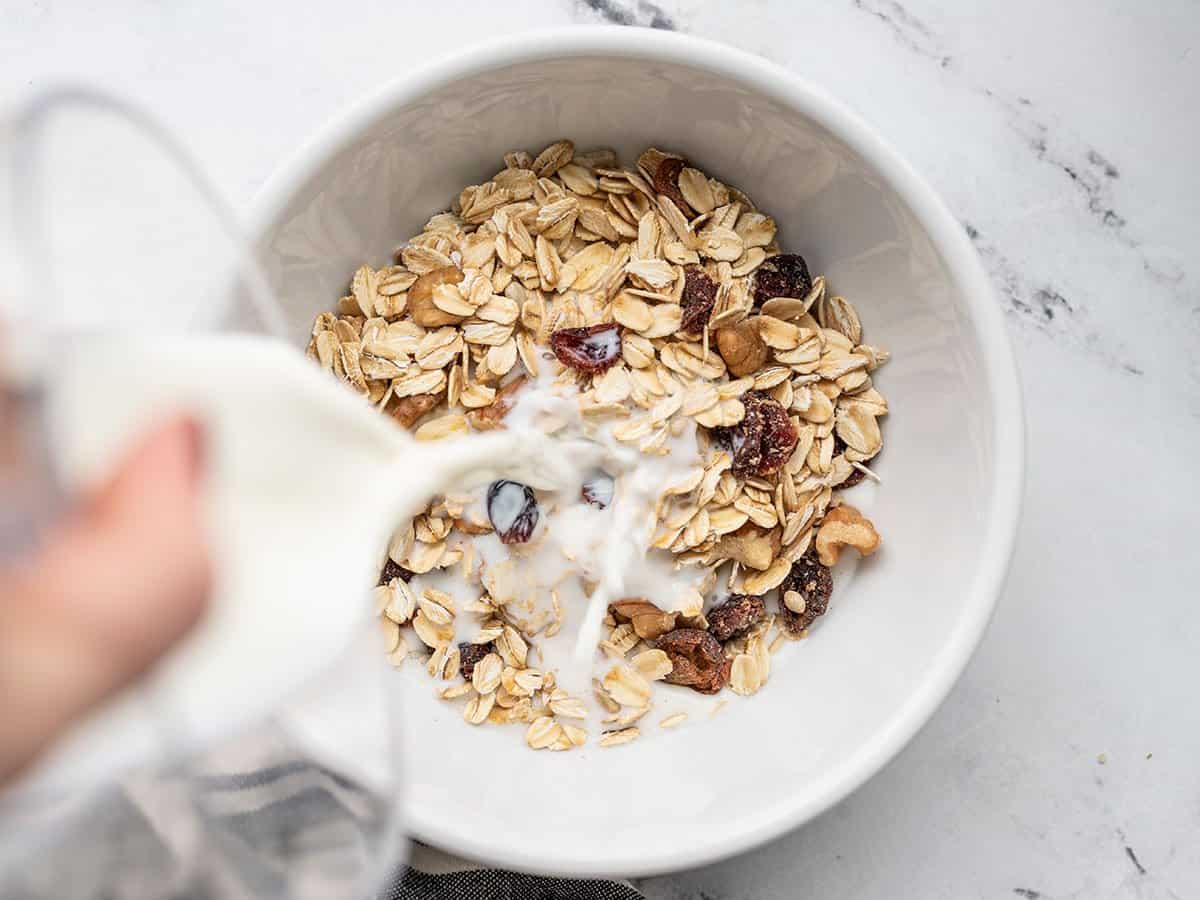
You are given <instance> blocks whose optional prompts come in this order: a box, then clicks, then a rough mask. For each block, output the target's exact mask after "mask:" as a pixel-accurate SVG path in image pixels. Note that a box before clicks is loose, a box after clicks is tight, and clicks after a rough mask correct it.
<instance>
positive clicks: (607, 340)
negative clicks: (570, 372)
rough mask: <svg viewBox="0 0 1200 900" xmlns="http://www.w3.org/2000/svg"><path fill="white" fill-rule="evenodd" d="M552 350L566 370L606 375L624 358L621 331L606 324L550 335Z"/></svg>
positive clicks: (562, 329) (565, 330) (608, 323)
mask: <svg viewBox="0 0 1200 900" xmlns="http://www.w3.org/2000/svg"><path fill="white" fill-rule="evenodd" d="M550 349H551V350H553V351H554V355H555V356H557V357H558V361H559V362H561V363H562V364H563V365H564V366H570V367H571V368H572V369H578V370H579V371H580V372H603V371H604V370H605V369H607V368H609V367H610V366H611V365H613V363H615V362H616V361H617V360H619V359H620V358H621V327H620V326H619V325H617V323H615V322H603V323H601V324H600V325H590V326H588V327H587V328H560V329H559V330H558V331H555V332H553V333H551V335H550Z"/></svg>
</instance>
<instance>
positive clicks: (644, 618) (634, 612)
mask: <svg viewBox="0 0 1200 900" xmlns="http://www.w3.org/2000/svg"><path fill="white" fill-rule="evenodd" d="M608 609H609V612H611V613H612V614H613V616H614V617H615V618H616V619H617V621H621V622H628V623H629V624H630V625H631V626H632V627H633V631H634V633H635V634H636V635H637V636H638V637H640V638H642V639H643V640H647V641H650V640H654V639H655V638H657V637H661V636H662V635H664V634H666V633H667V632H668V631H670V630H671V629H673V628H674V627H675V613H673V612H663V611H662V610H661V609H659V608H658V607H657V606H655V605H654V604H653V603H651V602H650V601H648V600H643V599H642V598H640V597H629V598H627V599H625V600H618V601H617V602H615V603H612V604H610V605H609V607H608Z"/></svg>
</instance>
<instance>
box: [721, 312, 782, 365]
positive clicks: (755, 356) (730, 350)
mask: <svg viewBox="0 0 1200 900" xmlns="http://www.w3.org/2000/svg"><path fill="white" fill-rule="evenodd" d="M717 350H718V351H720V353H721V358H722V359H724V360H725V365H726V366H727V367H728V368H729V373H730V374H731V375H736V376H738V377H739V378H740V377H741V376H743V375H753V374H754V373H755V372H757V371H758V370H759V369H761V368H762V367H763V366H764V365H765V364H766V362H767V360H768V359H769V358H770V355H771V350H770V348H769V347H768V346H767V345H766V343H765V342H764V341H763V339H762V337H761V336H760V335H759V333H758V318H757V317H751V318H749V319H743V320H742V321H740V322H738V323H737V324H736V325H731V326H729V327H728V328H721V329H718V330H717Z"/></svg>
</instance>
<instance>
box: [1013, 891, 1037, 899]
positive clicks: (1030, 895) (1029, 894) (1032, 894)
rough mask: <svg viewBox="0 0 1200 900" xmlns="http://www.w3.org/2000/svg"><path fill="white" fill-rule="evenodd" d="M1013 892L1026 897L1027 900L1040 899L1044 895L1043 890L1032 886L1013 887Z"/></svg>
mask: <svg viewBox="0 0 1200 900" xmlns="http://www.w3.org/2000/svg"><path fill="white" fill-rule="evenodd" d="M1013 893H1014V894H1016V895H1017V896H1018V897H1024V898H1025V900H1039V898H1040V897H1041V896H1042V892H1041V891H1035V890H1033V889H1032V888H1013Z"/></svg>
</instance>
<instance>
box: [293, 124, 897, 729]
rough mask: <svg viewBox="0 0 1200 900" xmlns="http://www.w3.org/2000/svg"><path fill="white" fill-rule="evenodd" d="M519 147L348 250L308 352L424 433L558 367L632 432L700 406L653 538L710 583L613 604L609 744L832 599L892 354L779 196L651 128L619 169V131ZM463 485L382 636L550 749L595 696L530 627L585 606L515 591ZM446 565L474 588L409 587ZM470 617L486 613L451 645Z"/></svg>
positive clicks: (412, 563)
mask: <svg viewBox="0 0 1200 900" xmlns="http://www.w3.org/2000/svg"><path fill="white" fill-rule="evenodd" d="M504 163H505V167H504V168H503V169H502V170H501V171H500V172H498V173H497V174H496V175H495V176H494V177H493V178H492V179H491V180H489V181H487V182H485V183H484V184H479V185H472V186H470V187H467V188H466V189H465V190H463V191H462V193H461V194H460V195H459V197H458V198H457V200H456V201H455V203H454V204H453V208H452V211H450V212H445V213H441V214H439V215H436V216H434V217H433V218H432V219H430V220H429V222H428V223H427V224H426V226H425V229H424V230H423V231H422V232H421V234H419V235H417V236H415V237H414V238H412V239H411V240H410V241H409V242H408V243H407V244H406V245H405V246H404V247H403V248H402V249H401V250H399V251H397V253H396V260H395V262H396V264H395V265H392V266H386V267H384V268H382V269H378V270H376V269H372V268H370V267H369V266H363V267H362V268H360V269H359V270H358V271H357V272H355V273H354V277H353V280H352V282H351V285H350V293H349V294H348V295H347V296H345V297H343V298H342V299H341V301H340V302H339V303H338V307H337V313H336V314H333V313H323V314H321V315H320V316H319V317H318V318H317V320H316V322H315V323H314V326H313V331H312V341H311V343H310V345H309V348H308V350H309V354H310V355H311V356H313V357H314V358H315V359H317V360H318V361H319V362H320V364H321V365H322V366H323V367H324V368H325V369H327V370H329V371H331V372H332V373H334V374H335V375H336V376H337V377H338V378H340V379H342V380H343V381H345V382H346V383H347V384H348V385H350V386H351V387H352V388H353V389H354V390H356V391H357V392H358V393H360V394H361V395H363V396H364V397H365V398H367V399H368V400H369V401H370V402H371V403H373V404H374V405H375V406H377V407H378V408H379V409H380V410H381V411H383V412H384V413H386V414H388V415H390V416H392V417H393V418H394V419H395V420H396V421H398V422H399V423H400V424H401V425H403V426H404V427H406V428H409V429H412V430H413V432H414V434H415V436H416V437H417V439H419V440H440V439H444V438H449V437H453V436H456V435H461V434H466V433H468V432H470V431H472V430H487V429H492V428H499V427H503V422H504V418H505V415H506V414H507V413H508V412H509V410H510V409H511V408H512V406H513V404H514V403H516V402H518V401H519V398H520V394H521V389H522V387H523V386H524V385H525V384H526V382H527V380H528V379H530V378H534V377H537V376H538V375H539V373H542V374H543V375H544V374H546V371H547V367H549V372H550V373H551V374H554V375H555V376H556V377H557V378H559V379H565V380H569V381H571V382H574V383H577V385H578V403H579V407H580V411H581V413H582V415H583V417H584V420H585V421H589V422H595V423H596V424H597V426H598V427H600V426H604V427H609V428H611V430H612V434H613V435H614V436H615V437H616V438H617V439H618V440H620V441H622V442H624V443H627V444H629V445H631V446H634V447H636V448H638V450H640V451H641V452H642V453H645V454H648V455H654V454H661V453H665V452H667V450H668V439H669V437H670V436H671V435H678V434H680V433H681V432H682V428H681V427H680V426H681V424H682V419H683V418H684V417H690V418H691V419H693V420H695V422H696V424H697V425H699V426H701V427H700V428H699V429H698V430H697V435H698V437H697V439H698V441H699V443H700V449H701V458H702V459H703V460H704V464H703V465H702V466H699V467H697V468H696V469H695V470H694V471H693V472H691V473H690V474H689V476H688V477H687V478H685V479H683V481H681V482H680V483H677V484H674V485H672V486H670V487H669V488H668V489H667V490H666V491H664V493H663V495H662V496H661V497H660V498H659V500H658V503H657V506H656V509H655V510H654V515H655V530H654V535H653V539H652V546H653V547H654V548H658V549H660V550H664V551H667V552H670V553H671V554H674V557H675V560H676V563H677V564H678V565H679V566H680V567H696V569H695V570H693V571H702V572H704V573H705V578H704V581H703V586H704V588H706V590H703V591H697V592H695V593H696V596H695V598H694V600H693V601H691V602H690V603H689V605H688V606H687V607H686V608H684V609H677V610H674V611H668V610H664V609H661V608H660V607H659V606H658V605H656V604H655V598H653V597H645V598H628V599H626V600H622V601H620V602H617V603H614V604H612V605H611V607H610V609H609V615H608V617H607V618H606V620H605V624H606V626H607V635H606V637H605V639H604V640H603V641H602V642H601V645H600V647H601V649H602V651H603V652H604V654H605V655H606V658H609V659H611V660H612V663H611V668H608V671H607V672H606V673H605V674H603V675H602V676H600V677H598V678H596V679H595V681H594V683H593V688H594V697H593V698H592V699H593V700H594V701H595V702H596V703H598V704H599V706H600V708H602V709H603V710H604V713H603V714H602V722H601V734H600V735H599V738H598V743H599V745H600V746H604V747H611V746H617V745H620V744H625V743H628V742H629V741H632V740H634V739H635V738H637V737H638V735H639V728H638V726H637V724H635V723H638V722H639V721H641V720H642V719H643V718H644V717H645V716H646V714H647V713H648V712H650V710H651V708H652V700H651V697H652V692H653V685H654V683H655V682H657V681H665V682H667V683H671V684H677V685H684V686H686V687H689V688H691V689H693V690H695V691H698V692H700V693H704V694H715V693H718V692H720V691H722V690H723V688H725V687H726V686H727V687H729V688H730V689H731V690H733V691H734V692H735V693H737V694H742V695H746V694H752V693H754V692H755V691H757V690H758V689H759V687H761V686H762V684H763V683H765V682H766V680H767V678H768V676H769V674H770V668H771V656H772V654H773V652H775V651H776V650H777V649H778V648H779V647H780V646H781V644H782V643H783V641H784V640H785V639H786V638H789V637H793V638H794V637H803V636H804V635H805V634H806V632H807V629H808V627H809V626H810V625H811V624H812V622H813V621H814V620H815V619H816V618H817V616H819V615H821V614H823V613H824V612H825V610H826V607H827V605H828V603H829V598H830V595H831V593H832V588H833V582H832V578H831V576H830V571H829V567H831V566H833V565H834V564H835V563H836V562H837V560H838V556H839V553H840V551H841V549H842V548H843V547H845V546H850V547H853V548H855V549H856V550H857V551H858V552H859V554H861V555H864V556H865V555H868V554H870V553H873V552H874V551H875V549H876V548H877V546H878V544H879V537H878V535H877V534H876V532H875V529H874V527H873V526H872V524H871V523H870V521H868V520H867V519H866V518H865V517H864V516H862V515H861V514H860V513H859V512H858V511H857V510H855V509H854V508H853V507H851V506H849V505H846V504H842V503H840V502H839V500H838V498H837V493H836V492H837V491H839V490H840V489H842V488H845V487H849V486H852V485H853V484H856V483H857V482H858V481H860V480H861V479H862V478H863V477H869V478H874V477H875V476H874V474H873V473H872V472H871V471H870V469H869V468H868V467H867V466H866V462H867V461H868V460H870V459H872V458H873V457H874V456H875V455H876V454H877V453H878V452H879V451H880V448H881V447H882V437H881V434H880V427H879V419H880V417H881V416H883V415H884V414H886V412H887V402H886V401H885V400H884V398H883V396H882V395H880V393H879V392H878V391H877V390H876V389H875V388H874V386H873V384H872V377H871V373H872V372H874V371H875V369H876V368H877V367H878V366H879V365H881V364H882V363H884V362H885V361H886V360H887V358H888V354H887V352H886V351H884V350H881V349H879V348H877V347H874V346H871V345H869V344H864V343H863V342H862V325H861V323H860V321H859V317H858V314H857V312H856V311H855V309H854V307H853V306H852V305H851V304H850V303H849V302H848V301H847V300H845V299H844V298H842V297H839V296H835V295H831V294H829V293H828V292H827V290H826V284H825V280H824V278H822V277H820V276H817V277H815V278H814V277H812V276H811V275H810V273H809V271H808V267H807V265H806V263H805V261H804V259H803V258H802V257H800V256H798V255H795V254H785V253H781V252H780V248H779V246H778V244H777V243H776V235H775V223H774V221H773V220H772V219H771V218H770V217H769V216H768V215H766V214H764V213H763V212H760V211H759V210H758V209H757V208H756V207H755V205H754V204H753V203H752V202H751V201H750V199H749V198H748V197H747V196H746V195H744V194H743V193H742V192H741V191H739V190H737V189H736V188H733V187H730V186H728V185H725V184H722V183H721V182H719V181H717V180H716V179H714V178H710V177H709V176H707V175H706V174H704V173H703V172H701V171H700V170H698V169H696V168H693V167H692V166H690V165H689V164H688V162H687V161H686V160H685V159H684V158H683V157H681V156H679V155H676V154H672V153H667V152H663V151H659V150H655V149H650V150H647V151H646V152H645V153H643V154H642V155H641V156H640V157H639V159H638V161H637V166H636V168H634V169H625V168H622V167H621V166H620V164H619V163H618V161H617V158H616V155H615V154H614V153H613V152H612V151H609V150H595V151H590V152H586V153H582V152H577V151H576V150H575V147H574V145H573V144H572V143H571V142H570V141H567V140H561V141H557V142H556V143H554V144H552V145H550V146H549V147H547V148H546V149H544V150H543V151H542V152H541V153H539V154H538V155H537V156H536V157H535V156H531V155H530V154H528V153H525V152H523V151H516V152H513V153H509V154H508V155H506V156H505V159H504ZM498 484H499V483H498ZM512 484H513V483H511V482H505V483H504V484H503V485H501V486H500V487H497V486H496V485H493V489H494V490H493V495H492V496H491V497H490V498H489V499H490V500H491V501H493V502H496V503H499V502H500V501H504V502H505V504H507V506H508V507H511V508H510V509H509V510H508V511H507V512H506V513H505V515H506V516H507V518H508V521H506V522H505V523H504V526H503V527H504V529H506V530H505V531H504V533H503V534H502V535H501V537H502V539H503V540H505V541H506V542H509V541H519V540H521V539H523V538H522V535H524V536H525V538H527V537H528V533H527V526H528V527H529V528H532V525H531V524H530V519H531V518H532V521H533V522H534V523H536V516H537V511H536V506H535V507H533V508H526V507H522V506H521V503H522V502H523V500H522V497H523V495H522V494H521V492H520V488H521V487H522V486H520V485H517V486H515V487H510V486H511V485H512ZM525 490H528V489H527V488H526V489H525ZM588 491H589V488H588V487H587V486H585V498H586V499H588V500H589V502H594V503H595V504H596V505H603V504H602V503H599V502H596V501H595V499H594V498H593V497H591V496H589V495H588ZM529 493H530V496H531V500H532V492H529ZM514 502H515V503H516V505H515V506H513V505H512V504H513V503H514ZM466 508H467V499H466V498H462V497H454V496H449V495H448V496H445V497H440V498H437V499H436V500H435V502H434V503H432V504H431V505H430V507H429V508H428V509H427V510H426V511H425V512H424V513H423V514H422V515H420V516H418V517H417V518H416V519H415V520H414V521H413V522H412V523H410V524H407V525H406V526H405V527H404V528H402V529H401V530H400V531H399V532H398V533H397V535H396V537H395V538H394V539H393V541H392V543H391V546H390V547H389V548H388V558H387V560H386V562H385V564H384V566H383V571H382V573H381V576H380V584H379V587H378V588H377V589H376V590H377V601H378V607H379V612H380V625H381V628H382V630H383V635H384V641H385V645H386V650H387V652H388V653H389V654H390V656H391V658H392V661H393V662H394V663H395V664H397V665H399V664H400V663H401V661H402V660H403V659H404V658H405V657H406V656H407V655H410V651H409V646H410V645H409V643H408V642H407V641H406V640H405V639H404V634H403V632H404V631H405V630H407V629H411V630H412V633H414V634H415V637H416V638H417V639H419V643H420V645H422V646H423V647H425V648H427V650H428V657H427V659H426V660H425V664H426V667H427V669H428V671H429V674H430V675H431V676H432V677H434V678H435V679H437V680H438V681H439V682H440V683H441V685H442V686H441V687H440V688H439V693H440V695H441V696H442V697H443V698H445V699H447V700H459V701H461V702H463V703H464V706H463V716H464V718H465V719H466V720H467V721H468V722H470V723H472V724H476V725H479V724H483V723H485V722H489V723H495V724H504V723H520V724H521V725H522V726H523V727H524V728H525V740H526V743H527V744H528V745H529V746H530V747H532V748H535V749H552V750H566V749H570V748H572V747H577V746H581V745H583V744H584V743H586V742H587V741H588V731H587V730H586V728H585V724H586V720H588V718H589V713H588V704H587V703H585V702H584V698H581V697H576V696H572V695H570V694H569V693H568V692H566V691H565V690H563V689H562V688H561V687H559V686H558V685H556V683H555V677H554V672H553V671H543V670H541V669H539V668H538V667H537V666H535V665H534V663H535V662H536V661H537V647H538V643H539V642H541V641H546V640H549V639H551V638H553V636H554V635H555V634H556V633H558V631H559V630H560V629H561V628H562V625H563V621H564V617H566V616H580V615H582V611H580V610H564V609H562V608H561V604H560V603H559V602H558V597H557V596H553V597H552V598H551V599H552V601H553V605H552V613H551V614H549V615H548V616H547V615H544V616H541V617H540V618H539V619H536V620H534V621H530V620H529V619H528V618H525V619H522V618H521V617H519V616H515V615H512V614H511V609H512V607H511V606H510V604H513V603H515V598H513V597H509V596H505V595H504V592H503V591H502V590H500V589H499V588H498V587H497V584H498V581H497V579H495V578H494V577H490V576H494V575H495V573H489V572H485V571H482V567H481V566H479V565H478V564H476V561H475V560H474V558H473V554H472V552H471V550H472V547H471V545H470V544H469V543H468V542H466V541H464V540H462V538H463V536H466V535H474V534H480V533H483V532H487V531H489V530H491V529H492V523H491V522H489V521H485V520H480V519H478V518H471V517H469V516H468V515H467V514H466ZM517 564H518V565H519V560H518V561H517ZM453 567H459V569H460V570H461V573H462V577H463V578H464V579H465V580H466V581H467V582H469V583H471V584H474V585H477V586H478V587H477V592H478V594H479V598H478V599H477V600H475V601H473V602H472V603H470V604H469V605H466V606H465V607H464V608H461V609H460V608H456V606H455V603H454V600H453V598H452V597H450V596H449V595H448V594H447V593H445V592H443V591H438V590H434V589H429V588H427V589H424V590H421V591H419V592H418V591H417V590H416V589H415V588H414V587H412V586H410V582H411V580H412V579H413V577H414V575H421V574H423V573H429V572H432V571H434V570H440V569H447V570H448V569H452V568H453ZM718 583H720V586H718ZM551 593H552V594H553V592H551ZM706 597H707V602H706ZM706 607H707V609H706ZM461 616H470V617H474V620H476V621H477V627H476V626H473V633H474V637H472V639H471V640H470V641H467V642H463V643H460V644H457V645H454V643H453V641H454V635H455V633H456V632H455V627H454V626H455V619H456V617H461ZM459 633H460V634H461V629H460V631H459ZM416 645H417V644H416V642H413V646H416ZM608 665H610V664H609V663H606V666H608ZM684 718H685V716H684V714H682V713H678V714H674V715H669V716H667V717H666V718H663V719H661V720H660V721H659V725H660V726H661V727H673V726H675V725H678V724H679V723H680V722H681V721H682V720H683V719H684Z"/></svg>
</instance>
